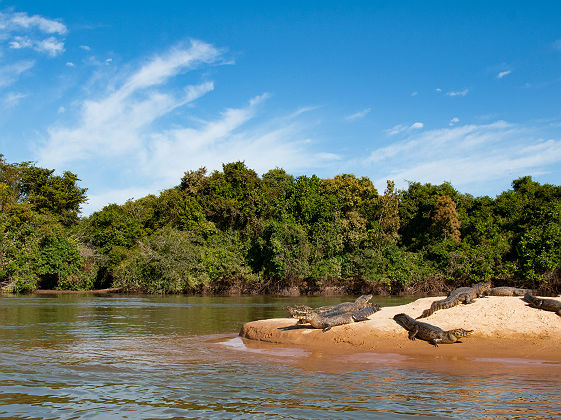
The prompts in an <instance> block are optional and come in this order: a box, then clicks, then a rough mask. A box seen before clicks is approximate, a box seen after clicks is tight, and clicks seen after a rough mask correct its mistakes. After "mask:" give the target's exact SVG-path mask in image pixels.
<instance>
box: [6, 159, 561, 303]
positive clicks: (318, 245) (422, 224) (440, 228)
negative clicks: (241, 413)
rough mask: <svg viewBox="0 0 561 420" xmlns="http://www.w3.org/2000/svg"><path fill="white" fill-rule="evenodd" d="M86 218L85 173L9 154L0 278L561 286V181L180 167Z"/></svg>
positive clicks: (87, 283) (240, 285) (16, 282)
mask: <svg viewBox="0 0 561 420" xmlns="http://www.w3.org/2000/svg"><path fill="white" fill-rule="evenodd" d="M178 181H179V184H178V185H177V186H176V187H174V188H170V189H168V190H165V191H162V192H161V193H159V194H158V195H148V196H146V197H143V198H140V199H137V200H129V201H127V202H126V203H125V204H123V205H117V204H110V205H108V206H106V207H104V208H103V209H102V210H100V211H97V212H95V213H93V214H92V215H90V216H89V217H82V216H81V215H80V206H81V205H82V204H83V203H84V202H85V201H86V200H87V196H86V192H87V190H86V188H81V187H80V186H79V185H78V182H79V179H78V177H77V175H75V174H73V173H71V172H64V173H63V174H62V175H57V174H55V173H54V171H53V170H49V169H45V168H40V167H37V166H36V165H35V164H33V163H32V162H23V163H8V162H6V160H5V159H4V157H3V156H2V155H0V288H1V289H2V291H4V292H27V291H33V290H36V289H38V288H41V289H68V290H90V289H99V288H107V287H121V288H122V289H123V290H124V291H129V292H142V293H233V292H236V293H281V292H283V291H286V290H292V292H294V291H295V290H296V293H298V292H301V293H313V292H316V293H321V292H322V290H326V288H328V287H334V288H338V289H339V290H341V291H342V292H346V293H359V292H362V291H366V290H368V291H375V292H384V293H431V292H438V291H443V290H446V289H449V288H451V287H455V286H458V285H466V284H470V283H474V282H478V281H482V280H492V281H493V282H494V284H495V285H516V286H525V287H532V288H541V289H542V290H544V289H545V290H546V291H551V292H553V291H556V292H559V291H560V289H561V281H560V267H561V187H559V186H555V185H548V184H543V185H542V184H539V183H537V182H535V181H533V180H532V178H531V177H529V176H526V177H522V178H519V179H516V180H514V181H513V182H512V188H511V189H509V190H507V191H505V192H503V193H501V194H500V195H498V196H497V197H495V198H491V197H488V196H484V197H474V196H472V195H469V194H462V193H460V192H458V191H457V190H456V189H455V188H454V187H453V186H452V185H451V184H450V183H443V184H441V185H432V184H422V183H418V182H411V183H409V186H408V188H407V189H406V190H397V189H396V187H395V185H394V183H393V182H391V181H388V182H387V186H386V189H385V191H383V192H378V191H377V190H376V188H375V187H374V185H373V183H372V182H371V180H370V179H368V178H366V177H361V178H358V177H356V176H355V175H352V174H341V175H337V176H335V177H334V178H329V179H321V178H318V177H317V176H315V175H314V176H299V177H294V176H292V175H290V174H288V173H287V172H286V171H284V170H283V169H280V168H275V169H271V170H270V171H268V172H267V173H264V174H263V175H262V176H258V174H257V173H256V172H255V171H253V170H251V169H250V168H248V167H246V165H245V164H244V163H243V162H233V163H227V164H224V165H223V167H222V170H221V171H214V172H212V173H207V171H206V170H205V168H201V169H198V170H191V171H187V172H185V174H184V176H183V177H182V178H181V179H180V180H178Z"/></svg>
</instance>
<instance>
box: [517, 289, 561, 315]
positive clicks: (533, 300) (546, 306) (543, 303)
mask: <svg viewBox="0 0 561 420" xmlns="http://www.w3.org/2000/svg"><path fill="white" fill-rule="evenodd" d="M522 300H523V301H525V302H527V303H528V306H530V307H532V308H537V309H543V310H544V311H551V312H555V313H556V314H557V315H559V316H561V301H558V300H556V299H542V298H537V297H535V296H532V295H531V294H530V293H526V294H525V295H524V297H523V298H522Z"/></svg>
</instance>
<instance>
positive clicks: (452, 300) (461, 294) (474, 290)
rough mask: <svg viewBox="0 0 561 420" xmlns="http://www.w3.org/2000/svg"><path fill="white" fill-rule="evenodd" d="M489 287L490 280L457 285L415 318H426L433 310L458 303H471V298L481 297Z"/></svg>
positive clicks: (450, 306)
mask: <svg viewBox="0 0 561 420" xmlns="http://www.w3.org/2000/svg"><path fill="white" fill-rule="evenodd" d="M490 288H491V282H486V283H477V284H474V285H473V286H470V287H458V288H457V289H455V290H452V291H451V292H450V293H449V294H448V297H446V299H442V300H436V301H434V302H433V303H432V305H431V306H430V308H429V309H425V310H424V311H423V313H422V314H421V316H418V317H417V319H420V318H426V317H428V316H431V315H432V314H433V313H434V312H436V311H438V310H439V309H448V308H452V307H453V306H456V305H459V304H460V303H465V304H468V303H473V300H474V299H475V298H477V297H483V296H484V293H485V292H487V291H488V290H489V289H490Z"/></svg>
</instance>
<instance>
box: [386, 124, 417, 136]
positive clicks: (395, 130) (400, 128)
mask: <svg viewBox="0 0 561 420" xmlns="http://www.w3.org/2000/svg"><path fill="white" fill-rule="evenodd" d="M423 127H424V124H423V123H422V122H414V123H413V124H411V125H405V124H397V125H394V126H393V127H392V128H388V129H387V130H384V131H385V133H386V134H387V135H389V136H395V135H396V134H400V133H407V132H410V131H412V130H417V129H419V128H423Z"/></svg>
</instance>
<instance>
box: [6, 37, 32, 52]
mask: <svg viewBox="0 0 561 420" xmlns="http://www.w3.org/2000/svg"><path fill="white" fill-rule="evenodd" d="M9 46H10V48H12V49H15V50H19V49H21V48H31V47H32V46H33V41H32V40H31V39H29V38H28V37H25V36H15V37H14V38H13V39H12V40H11V41H10V42H9Z"/></svg>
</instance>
